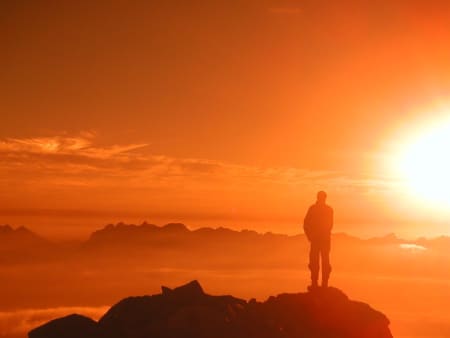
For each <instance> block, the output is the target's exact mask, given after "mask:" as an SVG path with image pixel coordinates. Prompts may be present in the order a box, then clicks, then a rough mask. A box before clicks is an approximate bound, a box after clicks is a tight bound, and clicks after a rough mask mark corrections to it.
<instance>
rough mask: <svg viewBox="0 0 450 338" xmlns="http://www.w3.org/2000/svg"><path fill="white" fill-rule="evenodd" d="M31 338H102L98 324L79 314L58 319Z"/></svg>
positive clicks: (37, 330)
mask: <svg viewBox="0 0 450 338" xmlns="http://www.w3.org/2000/svg"><path fill="white" fill-rule="evenodd" d="M28 337H29V338H41V337H45V338H81V337H86V338H87V337H92V338H95V337H97V338H100V337H103V335H102V334H101V332H100V327H99V326H98V323H97V322H96V321H94V320H92V319H91V318H88V317H85V316H81V315H78V314H73V315H69V316H67V317H63V318H58V319H55V320H52V321H50V322H48V323H47V324H44V325H42V326H40V327H38V328H36V329H34V330H32V331H30V332H29V333H28Z"/></svg>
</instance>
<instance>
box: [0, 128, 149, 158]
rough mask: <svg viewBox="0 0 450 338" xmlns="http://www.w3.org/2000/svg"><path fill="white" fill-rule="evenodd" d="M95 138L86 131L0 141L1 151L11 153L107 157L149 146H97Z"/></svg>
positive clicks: (143, 144)
mask: <svg viewBox="0 0 450 338" xmlns="http://www.w3.org/2000/svg"><path fill="white" fill-rule="evenodd" d="M93 138H94V136H93V135H92V134H86V133H83V134H82V135H81V136H78V137H64V136H53V137H38V138H24V139H17V138H7V139H6V140H3V141H0V152H3V153H10V154H13V153H30V154H53V155H78V156H86V157H91V158H104V159H105V158H110V157H112V156H115V155H119V154H124V153H128V152H130V151H133V150H136V149H139V148H143V147H146V146H148V144H145V143H141V144H126V145H111V146H108V147H97V146H94V145H93V143H92V142H93Z"/></svg>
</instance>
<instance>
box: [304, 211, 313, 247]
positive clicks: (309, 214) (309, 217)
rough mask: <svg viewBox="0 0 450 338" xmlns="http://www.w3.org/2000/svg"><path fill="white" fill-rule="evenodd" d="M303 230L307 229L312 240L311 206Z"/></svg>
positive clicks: (306, 233)
mask: <svg viewBox="0 0 450 338" xmlns="http://www.w3.org/2000/svg"><path fill="white" fill-rule="evenodd" d="M303 230H304V231H305V235H306V237H307V238H308V240H310V236H311V207H309V209H308V212H307V213H306V216H305V219H304V220H303Z"/></svg>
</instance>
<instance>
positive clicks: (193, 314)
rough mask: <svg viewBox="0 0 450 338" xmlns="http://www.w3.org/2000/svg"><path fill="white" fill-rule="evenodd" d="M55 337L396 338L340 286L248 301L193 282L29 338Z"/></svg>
mask: <svg viewBox="0 0 450 338" xmlns="http://www.w3.org/2000/svg"><path fill="white" fill-rule="evenodd" d="M74 316H75V317H74ZM88 321H89V324H88ZM77 323H79V325H78V324H77ZM74 325H75V326H74ZM83 330H85V331H83ZM96 330H97V331H96ZM52 337H58V338H82V337H90V338H96V337H98V338H143V337H158V338H191V337H192V338H392V335H391V333H390V330H389V320H388V319H387V318H386V316H384V315H383V314H382V313H381V312H378V311H376V310H374V309H372V308H371V307H370V306H369V305H367V304H364V303H360V302H355V301H351V300H349V299H348V297H347V296H346V295H345V294H344V293H342V292H341V291H340V290H338V289H336V288H327V289H318V290H317V291H314V292H309V293H297V294H281V295H278V296H276V297H270V298H269V299H268V300H267V301H265V302H257V301H255V300H251V301H249V302H246V301H244V300H241V299H238V298H234V297H232V296H211V295H207V294H205V293H204V292H203V289H202V287H201V286H200V284H199V283H198V282H197V281H193V282H190V283H188V284H186V285H183V286H181V287H178V288H175V289H170V288H167V287H162V293H161V294H157V295H153V296H141V297H129V298H126V299H123V300H122V301H120V302H119V303H117V304H116V305H114V306H113V307H112V308H111V309H110V310H109V311H108V312H107V313H106V314H105V315H104V316H103V317H102V318H101V319H100V320H99V321H98V323H96V322H94V321H91V320H89V319H87V318H86V317H80V316H77V315H72V316H69V317H65V318H61V319H57V320H55V321H51V322H49V323H47V324H45V325H43V326H41V327H39V328H37V329H35V330H33V331H31V332H30V333H29V338H52Z"/></svg>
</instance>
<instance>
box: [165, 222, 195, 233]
mask: <svg viewBox="0 0 450 338" xmlns="http://www.w3.org/2000/svg"><path fill="white" fill-rule="evenodd" d="M161 229H162V230H165V231H170V232H187V231H189V229H188V228H187V227H186V225H184V224H183V223H168V224H166V225H164V226H163V227H162V228H161Z"/></svg>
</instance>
